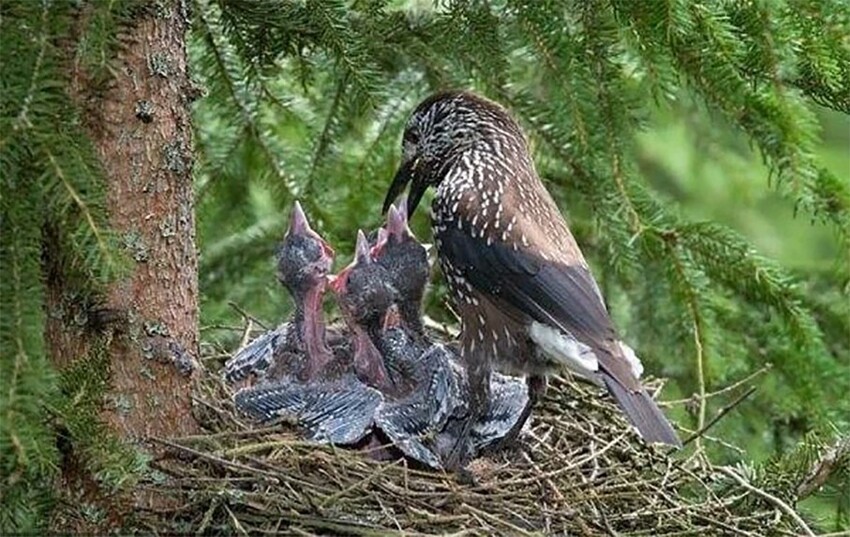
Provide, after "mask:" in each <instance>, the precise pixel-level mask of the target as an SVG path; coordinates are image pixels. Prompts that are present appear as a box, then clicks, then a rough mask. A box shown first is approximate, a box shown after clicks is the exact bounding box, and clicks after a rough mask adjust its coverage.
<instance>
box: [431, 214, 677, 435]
mask: <svg viewBox="0 0 850 537" xmlns="http://www.w3.org/2000/svg"><path fill="white" fill-rule="evenodd" d="M438 238H439V240H440V253H441V255H444V256H446V258H447V259H448V260H449V261H450V263H451V264H452V266H453V267H454V268H455V269H456V270H459V271H460V272H461V273H462V275H463V276H464V277H465V278H466V279H467V280H468V281H469V283H470V284H471V285H472V286H473V287H475V288H476V289H477V290H478V291H479V292H482V293H485V294H487V295H489V296H491V297H493V298H494V299H495V300H496V301H498V302H500V303H502V304H506V305H508V306H509V307H512V308H515V309H516V310H518V311H519V312H520V313H522V314H524V315H526V316H528V317H530V318H531V319H533V320H535V321H538V322H541V323H544V324H546V325H549V326H553V327H557V328H559V329H560V330H562V331H564V332H566V333H568V334H570V335H571V336H572V337H574V338H576V339H578V340H579V341H581V342H582V343H584V344H585V345H588V346H589V347H591V348H592V349H593V351H594V353H595V354H596V358H597V360H598V361H599V374H600V376H601V378H602V381H603V382H604V383H605V385H606V386H607V387H608V390H609V391H610V393H611V395H612V396H613V397H614V399H615V400H616V401H617V403H618V404H619V405H620V408H622V409H623V411H624V412H625V414H626V416H628V418H629V421H631V422H632V424H633V425H634V426H635V427H637V429H638V430H639V431H640V432H641V435H642V436H643V437H644V439H645V440H646V441H648V442H663V443H665V444H670V445H674V446H678V445H681V443H680V441H679V439H678V437H677V436H676V433H675V431H674V430H673V428H672V426H671V425H670V423H669V422H668V421H667V419H666V418H665V417H664V414H662V412H661V410H660V409H659V408H658V406H657V405H656V404H655V402H654V401H653V400H652V398H651V397H650V396H649V394H648V393H647V392H646V390H645V389H644V388H643V386H641V384H640V381H639V380H638V379H637V378H636V377H635V375H634V374H633V373H632V370H631V366H630V364H629V363H628V361H627V360H626V359H625V357H624V356H623V355H622V351H621V350H620V348H619V342H618V338H617V335H616V332H615V331H614V328H613V326H612V324H611V319H610V317H609V316H608V312H607V310H606V309H605V305H604V304H603V303H602V299H601V297H600V296H599V291H598V287H597V286H596V282H595V281H594V280H593V276H592V275H591V274H590V271H589V270H588V269H587V267H584V266H581V265H564V264H560V263H554V262H551V261H547V260H545V259H543V258H541V257H538V256H535V255H534V254H532V253H529V252H526V251H524V250H521V249H514V248H513V247H512V246H510V245H507V244H503V243H497V242H493V243H491V244H489V245H488V244H487V241H486V239H483V238H476V237H473V236H472V235H471V233H469V232H468V231H465V230H464V229H456V228H452V229H446V230H442V231H441V232H439V234H438Z"/></svg>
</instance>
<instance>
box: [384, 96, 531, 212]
mask: <svg viewBox="0 0 850 537" xmlns="http://www.w3.org/2000/svg"><path fill="white" fill-rule="evenodd" d="M517 135H519V136H518V138H519V140H521V141H522V143H524V137H523V135H522V131H521V129H520V128H519V125H518V124H517V123H516V121H514V119H513V118H512V117H511V115H510V114H509V113H508V111H507V110H505V109H504V108H503V107H501V106H500V105H498V104H497V103H494V102H493V101H490V100H488V99H485V98H484V97H480V96H478V95H475V94H473V93H470V92H467V91H448V92H442V93H437V94H435V95H432V96H430V97H428V98H427V99H425V100H424V101H422V103H421V104H419V106H417V107H416V109H415V110H414V111H413V113H412V114H411V116H410V118H409V119H408V120H407V123H406V125H405V128H404V134H403V136H402V155H401V164H400V166H399V169H398V172H397V173H396V175H395V178H394V179H393V182H392V184H391V185H390V188H389V190H388V192H387V197H386V199H385V200H384V207H383V210H384V212H386V211H387V210H388V209H389V206H390V204H391V203H392V202H393V201H394V200H395V199H396V197H398V195H399V194H401V193H402V191H404V189H405V187H407V185H408V184H410V192H409V194H408V198H407V214H408V216H410V215H412V214H413V211H415V210H416V207H417V206H418V205H419V202H420V201H421V200H422V196H423V194H425V191H426V190H427V189H428V188H429V187H432V186H437V185H439V184H440V183H441V182H442V181H443V179H444V178H445V176H446V174H447V173H448V171H449V169H450V168H451V166H452V164H453V163H454V162H455V160H456V159H457V158H458V157H460V156H461V155H462V154H463V153H464V152H465V151H466V150H468V149H469V148H471V147H474V146H476V145H477V144H482V143H483V144H488V145H490V146H491V147H493V146H496V147H498V145H499V139H500V138H504V139H505V140H506V141H507V142H508V143H510V142H511V141H512V139H513V138H514V137H516V136H517Z"/></svg>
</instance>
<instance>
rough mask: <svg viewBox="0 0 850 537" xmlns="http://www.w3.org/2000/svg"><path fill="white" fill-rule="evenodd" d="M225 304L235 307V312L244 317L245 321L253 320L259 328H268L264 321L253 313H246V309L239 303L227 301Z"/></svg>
mask: <svg viewBox="0 0 850 537" xmlns="http://www.w3.org/2000/svg"><path fill="white" fill-rule="evenodd" d="M227 305H228V306H230V307H231V308H233V309H235V310H236V312H237V313H239V315H241V316H242V317H244V318H245V320H246V321H253V322H255V323H257V324H258V325H259V326H260V328H262V329H263V330H268V329H269V327H268V326H266V323H264V322H263V321H261V320H259V319H258V318H256V317H254V316H253V315H251V314H250V313H248V312H247V311H245V310H244V309H242V307H241V306H240V305H239V304H237V303H236V302H228V303H227Z"/></svg>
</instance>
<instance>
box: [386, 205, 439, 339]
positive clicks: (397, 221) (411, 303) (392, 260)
mask: <svg viewBox="0 0 850 537" xmlns="http://www.w3.org/2000/svg"><path fill="white" fill-rule="evenodd" d="M372 257H373V258H374V259H375V261H376V262H377V263H378V264H379V265H381V266H382V267H383V268H384V269H386V271H387V276H388V278H389V282H390V284H391V285H392V286H393V287H394V288H395V289H396V291H397V293H398V307H399V313H400V314H401V319H402V321H403V322H404V323H405V324H406V325H407V326H408V328H409V329H410V330H411V331H412V332H413V334H414V335H415V337H416V338H417V339H421V338H422V337H423V336H424V330H423V327H422V298H423V296H424V294H425V287H426V285H427V284H428V278H429V276H430V272H431V270H430V266H429V265H428V254H427V251H426V250H425V247H424V246H423V245H422V244H421V243H420V242H419V241H418V240H416V237H415V236H414V235H413V232H412V231H411V230H410V227H409V226H408V225H407V208H406V201H405V200H404V199H402V200H401V201H399V202H398V205H396V204H393V205H391V206H390V208H389V211H388V214H387V223H386V224H385V226H384V227H382V228H381V229H380V230H379V231H378V237H377V241H376V242H375V245H374V246H373V247H372Z"/></svg>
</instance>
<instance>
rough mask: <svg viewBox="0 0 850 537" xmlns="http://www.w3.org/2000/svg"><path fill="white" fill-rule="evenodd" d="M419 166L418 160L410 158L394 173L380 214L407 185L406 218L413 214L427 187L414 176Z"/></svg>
mask: <svg viewBox="0 0 850 537" xmlns="http://www.w3.org/2000/svg"><path fill="white" fill-rule="evenodd" d="M418 165H419V159H418V158H412V159H410V160H408V161H407V162H403V163H402V165H401V167H400V168H399V169H398V172H396V174H395V177H394V178H393V182H392V184H390V189H389V190H388V191H387V197H386V198H384V207H383V210H382V213H386V212H387V211H388V210H389V208H390V205H391V204H392V202H394V201H395V199H396V198H397V197H398V196H399V194H401V193H402V192H403V191H404V189H405V188H406V187H407V184H408V183H411V185H410V195H409V197H408V198H407V215H408V217H409V216H410V215H411V214H413V211H414V210H415V209H416V206H417V205H419V200H421V199H422V195H423V194H424V193H425V190H426V189H427V187H428V185H426V184H425V183H424V182H423V181H421V180H420V179H419V178H418V177H417V174H416V168H417V166H418Z"/></svg>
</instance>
